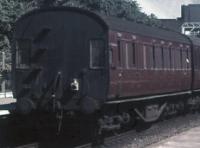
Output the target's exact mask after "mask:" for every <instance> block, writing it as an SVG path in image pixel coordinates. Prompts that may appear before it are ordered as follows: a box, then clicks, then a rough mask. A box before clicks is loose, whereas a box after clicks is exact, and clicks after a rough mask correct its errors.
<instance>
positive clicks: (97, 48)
mask: <svg viewBox="0 0 200 148" xmlns="http://www.w3.org/2000/svg"><path fill="white" fill-rule="evenodd" d="M104 65H105V50H104V41H103V40H98V39H97V40H91V41H90V68H95V69H98V68H103V67H104Z"/></svg>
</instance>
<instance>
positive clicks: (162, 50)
mask: <svg viewBox="0 0 200 148" xmlns="http://www.w3.org/2000/svg"><path fill="white" fill-rule="evenodd" d="M161 55H162V60H161V61H162V68H164V65H165V63H164V62H165V60H164V48H163V47H162V48H161Z"/></svg>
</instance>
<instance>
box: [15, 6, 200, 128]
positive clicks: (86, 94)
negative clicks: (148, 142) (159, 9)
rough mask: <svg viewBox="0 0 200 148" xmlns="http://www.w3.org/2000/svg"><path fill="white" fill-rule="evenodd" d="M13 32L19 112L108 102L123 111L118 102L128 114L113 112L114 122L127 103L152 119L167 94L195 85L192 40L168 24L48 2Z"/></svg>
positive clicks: (84, 108)
mask: <svg viewBox="0 0 200 148" xmlns="http://www.w3.org/2000/svg"><path fill="white" fill-rule="evenodd" d="M14 37H15V46H14V48H13V49H14V50H13V82H14V95H15V97H16V98H17V100H18V109H19V110H20V111H21V112H22V113H25V114H27V113H30V112H32V111H33V110H39V111H43V110H64V111H70V112H71V111H75V112H84V113H94V112H96V111H99V110H100V111H102V110H107V107H108V108H109V111H110V112H111V113H113V112H114V114H121V113H119V110H120V106H121V105H122V106H123V107H122V108H123V109H122V113H123V112H126V114H124V113H123V115H122V116H121V115H119V116H117V118H118V117H119V118H120V120H119V121H124V122H125V121H127V119H129V114H130V112H129V111H127V110H131V109H135V112H136V113H137V114H138V115H139V116H140V117H141V118H142V119H143V120H144V121H155V119H158V118H159V116H160V115H161V113H162V112H163V111H164V109H165V107H166V106H167V103H168V99H169V98H170V100H171V101H172V100H173V99H171V98H174V97H169V96H175V97H179V96H181V97H182V96H184V95H192V91H193V89H195V90H196V91H197V90H198V89H199V88H200V87H199V83H198V81H199V80H200V79H199V70H198V68H197V67H198V66H197V65H198V63H199V62H198V58H197V57H195V55H197V53H199V52H198V51H199V50H198V48H199V47H200V46H199V43H198V41H196V42H195V41H192V40H191V39H189V38H188V37H186V36H184V35H181V34H180V33H176V32H172V31H169V30H166V29H161V28H157V27H152V26H148V25H144V24H138V23H136V22H130V21H125V20H122V19H117V18H114V17H108V16H101V15H97V14H94V13H92V12H89V11H86V10H81V9H79V8H49V9H44V10H36V11H33V12H30V13H28V14H26V15H24V16H23V17H22V18H21V19H19V20H18V22H17V24H16V31H15V36H14ZM194 42H195V43H194ZM193 44H194V46H193ZM193 57H195V58H193ZM194 65H196V66H194ZM195 67H196V69H194V68H195ZM160 98H162V101H160V100H159V99H160ZM156 99H157V100H156ZM174 99H175V100H176V98H174ZM181 99H182V98H181ZM184 100H185V99H184ZM145 101H146V102H145ZM178 101H179V102H181V103H178V105H177V104H174V102H173V101H172V105H171V106H170V105H169V107H168V110H170V111H171V110H172V111H171V112H174V109H175V110H176V109H178V110H179V109H182V110H183V103H185V102H182V101H181V100H178ZM134 102H136V104H134ZM138 102H139V104H138ZM144 102H145V103H144ZM186 102H187V101H186ZM112 104H114V106H115V104H116V106H115V107H113V106H112ZM186 104H187V103H186ZM110 105H111V106H110ZM137 105H138V106H137ZM138 107H139V108H140V109H138ZM176 107H177V108H176ZM109 111H108V112H109ZM124 115H125V116H124ZM111 116H112V115H111ZM115 118H116V116H114V117H111V119H113V120H112V121H114V119H115ZM121 119H124V120H121ZM102 121H103V123H104V125H106V124H107V123H106V120H104V119H102ZM113 124H114V123H113ZM120 124H121V123H120ZM110 126H112V124H110V123H108V126H107V127H108V129H112V128H113V127H117V126H112V127H110Z"/></svg>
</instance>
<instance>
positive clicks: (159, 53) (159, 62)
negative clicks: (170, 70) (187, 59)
mask: <svg viewBox="0 0 200 148" xmlns="http://www.w3.org/2000/svg"><path fill="white" fill-rule="evenodd" d="M155 65H156V68H158V69H161V68H162V48H161V47H159V46H156V47H155Z"/></svg>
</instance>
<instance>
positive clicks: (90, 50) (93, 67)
mask: <svg viewBox="0 0 200 148" xmlns="http://www.w3.org/2000/svg"><path fill="white" fill-rule="evenodd" d="M96 40H99V41H102V42H103V50H104V51H103V53H104V63H103V65H104V66H102V67H100V66H93V56H92V49H93V48H92V44H91V42H92V41H96ZM89 52H90V57H89V68H90V69H93V70H98V69H105V67H106V42H105V40H104V39H103V38H92V39H90V40H89Z"/></svg>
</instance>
